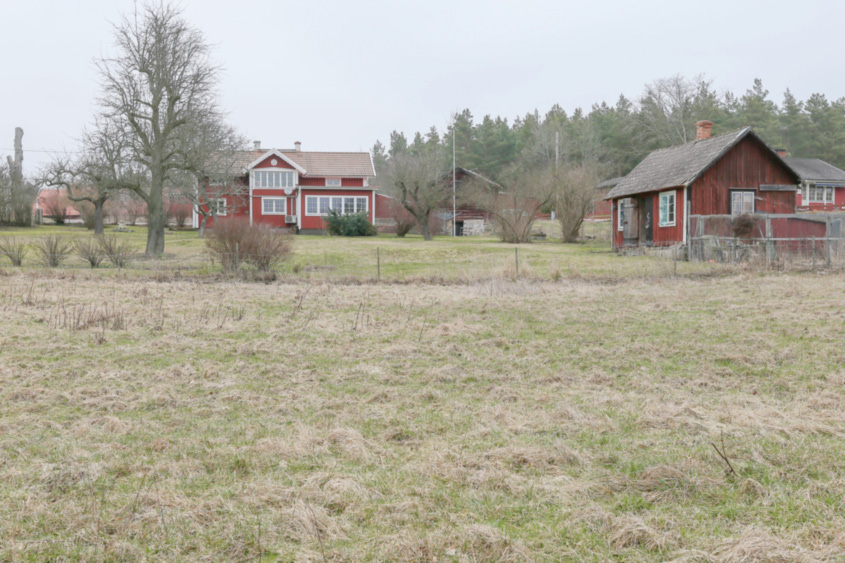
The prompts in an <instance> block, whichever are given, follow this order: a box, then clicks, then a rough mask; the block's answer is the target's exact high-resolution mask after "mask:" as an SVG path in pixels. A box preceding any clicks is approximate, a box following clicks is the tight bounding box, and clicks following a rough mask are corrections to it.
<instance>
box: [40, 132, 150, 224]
mask: <svg viewBox="0 0 845 563" xmlns="http://www.w3.org/2000/svg"><path fill="white" fill-rule="evenodd" d="M127 149H128V144H127V138H126V135H125V134H124V132H123V131H121V130H119V129H116V128H115V124H114V123H113V122H110V121H98V122H97V123H96V124H95V126H94V128H93V129H92V130H91V131H88V132H86V133H85V135H84V136H83V149H82V152H81V154H80V156H79V157H78V158H77V159H71V158H69V157H63V158H59V159H56V160H54V161H53V162H52V163H51V164H50V165H49V166H48V167H47V169H46V171H45V173H44V177H43V179H42V182H43V183H44V184H46V185H50V186H60V187H62V188H64V189H65V191H66V193H67V198H68V199H69V200H70V201H73V202H77V203H82V202H86V203H88V204H91V205H92V206H93V207H94V233H95V234H98V235H101V234H103V207H104V206H105V204H106V202H107V201H108V200H109V199H110V198H111V197H113V196H114V195H115V194H116V193H117V192H118V191H119V190H136V189H138V188H139V187H140V186H141V185H143V183H144V178H143V175H142V173H140V172H139V171H137V170H135V169H133V167H132V164H133V162H132V160H131V158H130V155H129V152H128V150H127ZM89 209H90V208H89Z"/></svg>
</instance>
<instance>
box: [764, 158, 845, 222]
mask: <svg viewBox="0 0 845 563" xmlns="http://www.w3.org/2000/svg"><path fill="white" fill-rule="evenodd" d="M778 153H779V154H780V151H778ZM784 160H785V161H786V163H787V164H788V165H789V166H790V167H791V168H792V169H793V170H795V171H796V172H797V173H798V175H799V176H800V177H801V187H800V189H799V190H798V201H797V205H798V211H845V170H840V169H839V168H837V167H836V166H834V165H832V164H829V163H827V162H825V161H823V160H820V159H818V158H784Z"/></svg>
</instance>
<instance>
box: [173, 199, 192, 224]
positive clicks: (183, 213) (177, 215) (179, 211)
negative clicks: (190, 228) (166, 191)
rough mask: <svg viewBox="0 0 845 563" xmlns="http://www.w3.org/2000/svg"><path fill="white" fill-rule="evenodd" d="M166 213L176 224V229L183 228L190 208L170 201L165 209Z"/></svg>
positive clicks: (189, 213)
mask: <svg viewBox="0 0 845 563" xmlns="http://www.w3.org/2000/svg"><path fill="white" fill-rule="evenodd" d="M167 214H168V216H169V217H170V218H171V219H172V220H173V222H174V223H175V224H176V228H177V229H184V228H185V223H187V221H188V217H190V215H191V210H190V208H188V206H186V205H184V204H181V205H180V204H173V203H171V204H170V206H169V207H168V209H167Z"/></svg>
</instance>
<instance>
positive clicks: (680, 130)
mask: <svg viewBox="0 0 845 563" xmlns="http://www.w3.org/2000/svg"><path fill="white" fill-rule="evenodd" d="M712 83H713V81H712V80H708V79H707V78H705V77H704V76H703V75H699V76H696V77H694V78H692V79H687V78H685V77H683V76H681V75H680V74H676V75H674V76H670V77H668V78H660V79H658V80H655V81H654V82H652V83H651V84H648V85H646V89H645V92H644V93H643V95H642V97H641V98H640V102H639V106H640V111H639V113H640V124H641V126H642V127H643V129H644V130H645V131H647V132H648V133H649V134H650V135H651V136H652V137H653V138H654V139H655V140H656V141H657V143H658V145H660V146H671V145H679V144H683V143H687V142H689V141H693V140H695V122H696V121H699V120H701V119H711V120H712V119H715V118H716V116H715V115H714V113H715V112H716V111H717V106H718V100H717V97H716V94H715V93H714V92H713V91H712V89H711V85H712Z"/></svg>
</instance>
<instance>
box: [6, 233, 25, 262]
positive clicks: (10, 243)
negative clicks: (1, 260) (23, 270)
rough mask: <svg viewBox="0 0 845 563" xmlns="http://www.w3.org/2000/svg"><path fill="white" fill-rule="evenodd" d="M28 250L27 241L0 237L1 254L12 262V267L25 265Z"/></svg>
mask: <svg viewBox="0 0 845 563" xmlns="http://www.w3.org/2000/svg"><path fill="white" fill-rule="evenodd" d="M28 249H29V247H28V245H27V243H26V241H23V240H20V239H17V238H15V237H0V254H4V255H5V256H6V258H8V259H9V260H10V261H11V262H12V266H20V265H22V264H23V260H24V258H26V255H27V252H28Z"/></svg>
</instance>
